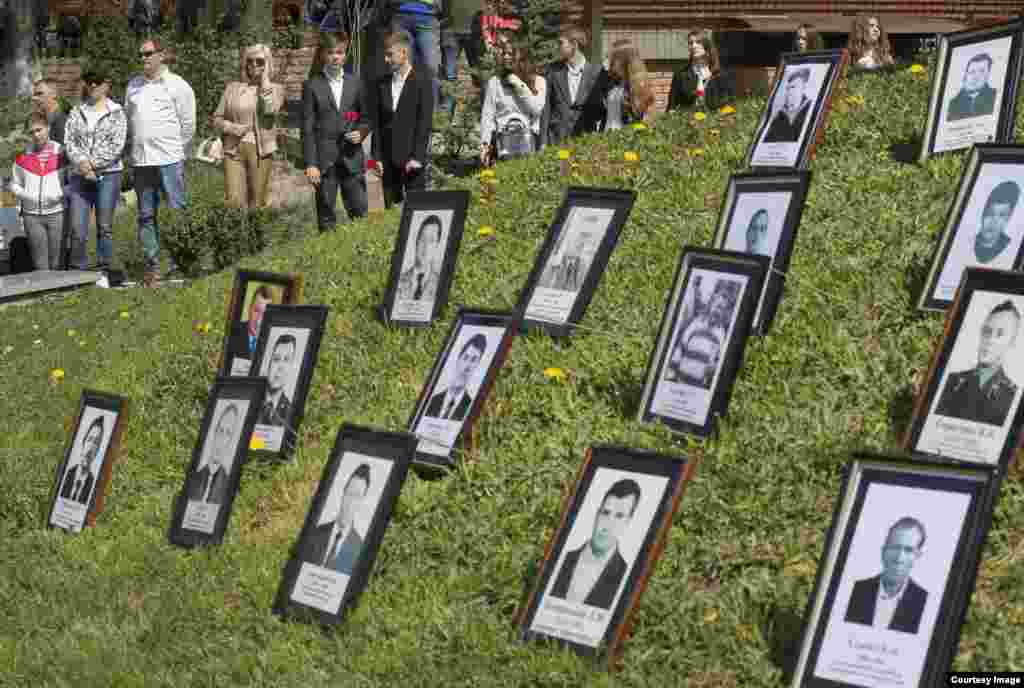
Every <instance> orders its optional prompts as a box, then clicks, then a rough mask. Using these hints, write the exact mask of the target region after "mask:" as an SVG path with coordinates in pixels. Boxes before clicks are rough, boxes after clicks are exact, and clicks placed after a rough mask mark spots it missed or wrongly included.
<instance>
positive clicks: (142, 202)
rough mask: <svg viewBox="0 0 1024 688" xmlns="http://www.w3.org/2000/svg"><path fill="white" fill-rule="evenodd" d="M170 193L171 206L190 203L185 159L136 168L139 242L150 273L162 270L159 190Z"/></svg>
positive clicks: (168, 200) (168, 195) (181, 205)
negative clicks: (186, 187) (187, 191)
mask: <svg viewBox="0 0 1024 688" xmlns="http://www.w3.org/2000/svg"><path fill="white" fill-rule="evenodd" d="M161 191H162V192H164V193H165V194H167V202H168V203H169V204H170V206H171V207H172V208H184V207H186V206H187V205H188V194H187V193H186V191H185V161H184V160H179V161H178V162H172V163H170V164H167V165H149V166H146V167H136V168H135V196H136V198H137V199H138V205H139V208H138V210H139V243H141V244H142V257H143V260H144V262H145V266H146V271H147V272H158V271H159V269H160V225H159V224H158V222H157V210H159V208H160V192H161Z"/></svg>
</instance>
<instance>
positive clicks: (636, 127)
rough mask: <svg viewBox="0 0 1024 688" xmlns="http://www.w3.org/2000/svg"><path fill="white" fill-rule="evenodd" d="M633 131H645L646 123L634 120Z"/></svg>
mask: <svg viewBox="0 0 1024 688" xmlns="http://www.w3.org/2000/svg"><path fill="white" fill-rule="evenodd" d="M633 131H647V125H646V124H644V123H643V122H634V123H633Z"/></svg>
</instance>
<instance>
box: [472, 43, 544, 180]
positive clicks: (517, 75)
mask: <svg viewBox="0 0 1024 688" xmlns="http://www.w3.org/2000/svg"><path fill="white" fill-rule="evenodd" d="M495 52H496V55H495V57H496V58H497V60H498V73H497V74H496V75H495V76H492V77H491V78H490V80H489V81H488V82H487V91H486V93H485V94H484V104H483V112H482V114H481V115H480V162H481V163H483V164H484V165H485V166H487V165H492V164H494V161H495V160H508V159H510V158H517V157H522V156H524V155H529V154H530V153H533V152H535V151H536V150H537V148H538V142H539V140H540V116H541V112H543V110H544V101H545V99H546V98H547V83H546V82H545V81H544V77H542V76H540V74H538V73H537V69H536V68H535V67H534V66H533V65H532V64H531V63H530V59H529V55H528V54H527V51H526V49H525V48H523V47H519V46H514V45H512V41H511V40H510V39H509V37H508V36H507V35H499V37H498V40H497V43H496V45H495Z"/></svg>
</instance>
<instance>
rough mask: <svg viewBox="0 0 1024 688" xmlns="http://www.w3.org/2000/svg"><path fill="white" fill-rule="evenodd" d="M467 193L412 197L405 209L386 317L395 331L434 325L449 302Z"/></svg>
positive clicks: (386, 298)
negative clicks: (403, 327) (398, 328)
mask: <svg viewBox="0 0 1024 688" xmlns="http://www.w3.org/2000/svg"><path fill="white" fill-rule="evenodd" d="M468 206H469V192H468V191H413V192H410V193H409V196H408V197H407V198H406V199H405V204H404V205H403V206H402V222H401V224H400V225H399V228H398V237H397V239H396V241H395V250H394V251H393V252H392V254H391V273H390V276H389V278H388V286H387V289H386V290H385V293H384V304H383V305H382V306H381V312H382V315H383V318H384V321H385V322H388V323H393V324H395V325H407V326H416V325H420V326H422V325H429V324H430V323H432V322H433V321H434V319H435V318H436V317H437V316H438V315H439V314H440V312H441V309H442V308H444V306H445V304H446V303H447V302H448V290H449V288H450V287H451V284H452V277H453V276H454V274H455V265H456V261H457V260H458V256H459V245H460V244H461V242H462V231H463V228H464V227H465V224H466V208H467V207H468Z"/></svg>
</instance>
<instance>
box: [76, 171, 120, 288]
mask: <svg viewBox="0 0 1024 688" xmlns="http://www.w3.org/2000/svg"><path fill="white" fill-rule="evenodd" d="M68 195H69V200H70V203H69V207H70V212H71V265H72V267H75V268H78V269H79V270H85V269H86V267H87V264H88V255H87V253H88V251H87V247H88V244H89V211H90V210H92V209H93V208H95V209H96V261H97V262H98V263H99V264H100V267H101V268H104V267H105V268H109V267H110V265H111V262H112V261H113V258H114V233H113V228H114V211H115V210H116V209H117V202H118V200H120V198H121V173H120V172H108V173H107V174H104V175H102V176H101V177H100V178H99V179H97V180H96V181H90V180H88V179H86V178H85V177H82V176H79V175H77V174H73V175H71V183H70V184H68Z"/></svg>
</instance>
